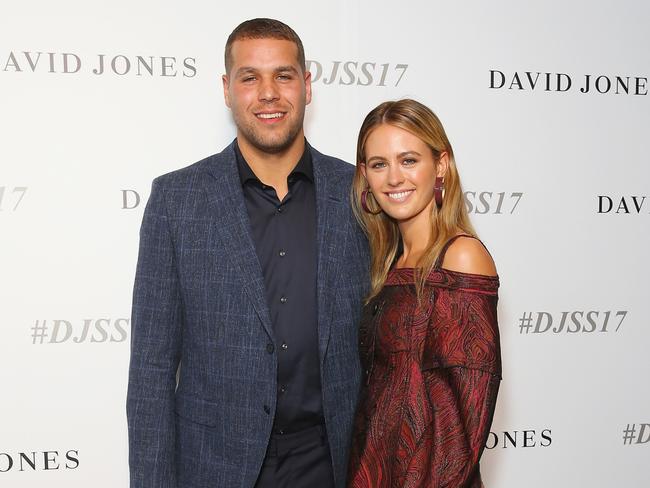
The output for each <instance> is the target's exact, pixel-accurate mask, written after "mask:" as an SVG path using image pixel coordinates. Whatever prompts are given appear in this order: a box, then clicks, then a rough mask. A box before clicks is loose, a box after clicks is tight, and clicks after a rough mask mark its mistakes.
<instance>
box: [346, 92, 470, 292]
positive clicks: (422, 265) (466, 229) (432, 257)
mask: <svg viewBox="0 0 650 488" xmlns="http://www.w3.org/2000/svg"><path fill="white" fill-rule="evenodd" d="M382 124H388V125H392V126H395V127H399V128H400V129H404V130H406V131H408V132H410V133H411V134H413V135H415V136H416V137H418V138H419V139H420V140H422V141H423V142H424V143H425V144H426V145H427V146H428V147H429V148H430V149H431V152H432V154H433V160H434V164H435V165H436V167H437V165H438V164H439V162H440V156H441V155H442V153H444V152H446V153H447V155H448V158H449V163H448V167H447V172H446V173H445V175H444V188H445V193H444V200H443V204H442V208H441V209H438V207H437V206H436V205H432V210H431V239H430V242H429V243H428V246H427V251H426V252H425V253H424V254H423V255H422V257H421V258H420V259H419V261H418V263H417V266H416V273H417V274H416V285H415V286H416V292H417V295H418V298H419V297H420V296H421V294H422V290H423V289H424V284H425V282H426V279H427V277H428V276H429V274H430V273H431V271H432V269H433V267H434V266H435V263H436V260H437V259H438V256H439V255H440V252H441V250H442V247H443V246H444V245H445V243H446V242H447V241H448V240H449V239H451V238H452V237H453V236H455V235H456V234H458V233H459V232H462V233H464V234H469V235H472V236H476V232H475V231H474V228H473V227H472V224H471V223H470V220H469V216H468V215H467V209H466V208H465V203H464V199H463V190H462V188H461V184H460V177H459V175H458V169H457V168H456V162H455V160H454V151H453V149H452V147H451V144H450V143H449V139H448V138H447V134H446V133H445V129H444V128H443V126H442V123H441V122H440V120H439V119H438V117H437V116H436V115H435V114H434V113H433V112H432V111H431V109H429V108H428V107H426V106H425V105H423V104H421V103H419V102H417V101H415V100H411V99H403V100H397V101H389V102H384V103H382V104H380V105H378V106H377V107H376V108H375V109H373V110H372V111H371V112H370V113H369V114H368V115H367V116H366V118H365V120H364V121H363V124H362V125H361V129H360V131H359V138H358V142H357V169H356V173H355V175H354V181H353V184H352V208H353V211H354V214H355V216H356V218H357V220H358V221H359V224H360V225H361V227H362V228H363V230H364V232H365V233H366V235H367V236H368V241H369V244H370V255H371V264H370V282H371V289H370V294H369V295H368V297H367V299H366V303H367V302H368V301H370V300H371V299H372V298H373V297H375V296H376V295H377V294H378V293H379V292H380V291H381V289H382V288H383V286H384V283H385V282H386V277H387V276H388V272H389V271H390V268H391V266H392V265H393V263H394V262H395V259H396V258H397V257H398V256H397V253H398V250H399V247H400V242H401V235H400V232H399V228H398V226H397V222H396V221H395V220H393V219H392V218H391V217H389V216H388V215H386V214H385V213H384V212H380V213H378V214H377V215H373V214H370V213H368V212H365V211H364V210H363V208H362V206H361V192H362V191H363V190H365V189H367V188H368V182H367V181H366V178H365V177H364V176H363V173H362V172H361V167H362V166H363V165H365V164H366V161H365V148H366V141H367V140H368V136H369V135H370V133H371V132H372V131H373V130H374V129H375V128H377V127H378V126H380V125H382ZM433 184H434V182H433V181H432V182H431V186H433ZM368 199H369V200H371V199H372V200H374V198H372V197H371V196H370V194H369V195H368ZM374 206H375V207H377V204H376V202H374Z"/></svg>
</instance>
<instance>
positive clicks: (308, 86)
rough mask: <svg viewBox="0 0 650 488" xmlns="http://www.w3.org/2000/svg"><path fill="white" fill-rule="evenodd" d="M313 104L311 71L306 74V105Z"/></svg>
mask: <svg viewBox="0 0 650 488" xmlns="http://www.w3.org/2000/svg"><path fill="white" fill-rule="evenodd" d="M310 102H311V71H307V72H306V73H305V105H309V103H310Z"/></svg>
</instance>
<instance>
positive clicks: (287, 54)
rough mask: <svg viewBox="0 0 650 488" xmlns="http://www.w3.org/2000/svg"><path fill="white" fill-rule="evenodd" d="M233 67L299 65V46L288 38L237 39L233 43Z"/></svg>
mask: <svg viewBox="0 0 650 488" xmlns="http://www.w3.org/2000/svg"><path fill="white" fill-rule="evenodd" d="M231 52H232V61H233V67H237V65H239V66H242V65H247V66H254V65H255V64H263V65H266V66H268V65H273V64H276V65H278V66H280V65H283V66H286V65H291V66H294V65H295V66H296V67H297V65H298V46H296V44H295V43H294V42H292V41H288V40H286V39H270V38H263V39H248V38H247V39H237V40H236V41H235V42H233V44H232V50H231Z"/></svg>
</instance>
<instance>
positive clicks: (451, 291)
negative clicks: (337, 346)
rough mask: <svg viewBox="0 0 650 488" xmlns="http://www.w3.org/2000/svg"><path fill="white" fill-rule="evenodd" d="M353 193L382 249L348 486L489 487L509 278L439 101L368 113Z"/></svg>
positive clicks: (364, 333) (368, 313) (373, 244)
mask: <svg viewBox="0 0 650 488" xmlns="http://www.w3.org/2000/svg"><path fill="white" fill-rule="evenodd" d="M352 200H353V206H354V209H355V212H356V215H357V217H358V219H359V221H360V223H361V225H362V226H363V228H364V230H365V231H366V233H367V235H368V239H369V242H370V249H371V255H372V256H371V273H370V274H371V292H370V296H369V298H368V301H367V303H366V306H365V307H364V312H363V316H362V322H361V328H360V332H359V333H360V337H359V339H360V342H359V344H360V351H361V361H362V366H363V369H364V372H365V376H364V377H363V379H364V381H363V389H362V392H361V397H360V401H359V406H358V410H357V415H356V419H355V426H354V438H353V445H352V452H351V458H350V468H349V486H350V487H353V488H370V487H372V488H380V487H386V488H393V487H421V488H424V487H427V488H429V487H434V488H437V487H445V488H459V487H471V488H475V487H480V486H482V483H481V476H480V473H479V465H478V462H479V458H480V456H481V453H482V451H483V446H484V445H485V441H486V439H487V435H488V434H489V430H490V424H491V422H492V415H493V412H494V406H495V402H496V397H497V390H498V386H499V381H500V376H501V360H500V349H499V332H498V329H497V320H496V305H497V289H498V287H499V279H498V277H497V276H496V270H495V267H494V263H493V261H492V258H491V257H490V255H489V253H488V252H487V250H486V249H485V247H484V246H483V244H482V243H481V242H480V241H479V240H478V239H477V238H476V234H475V232H474V230H473V229H472V226H471V224H470V222H469V218H468V216H467V211H466V209H465V206H464V202H463V197H462V190H461V185H460V180H459V177H458V171H457V170H456V165H455V162H454V154H453V151H452V148H451V145H450V143H449V140H448V139H447V136H446V134H445V131H444V129H443V127H442V124H441V123H440V121H439V120H438V118H437V117H436V116H435V114H434V113H433V112H432V111H431V110H429V109H428V108H427V107H425V106H424V105H422V104H420V103H418V102H416V101H413V100H400V101H397V102H385V103H382V104H381V105H379V106H378V107H377V108H375V109H374V110H373V111H372V112H370V113H369V114H368V116H367V117H366V119H365V121H364V122H363V125H362V126H361V131H360V134H359V140H358V146H357V172H356V175H355V180H354V186H353V195H352Z"/></svg>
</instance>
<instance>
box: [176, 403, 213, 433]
mask: <svg viewBox="0 0 650 488" xmlns="http://www.w3.org/2000/svg"><path fill="white" fill-rule="evenodd" d="M174 410H175V412H176V415H178V416H179V417H181V418H182V419H185V420H189V421H190V422H194V423H195V424H200V425H205V426H207V427H214V426H216V425H217V424H218V423H219V417H220V414H219V410H220V408H219V405H217V404H216V403H212V402H207V401H205V400H199V399H197V398H192V397H188V396H178V397H176V404H175V407H174Z"/></svg>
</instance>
